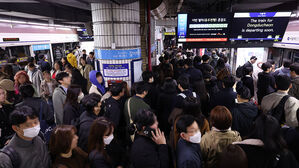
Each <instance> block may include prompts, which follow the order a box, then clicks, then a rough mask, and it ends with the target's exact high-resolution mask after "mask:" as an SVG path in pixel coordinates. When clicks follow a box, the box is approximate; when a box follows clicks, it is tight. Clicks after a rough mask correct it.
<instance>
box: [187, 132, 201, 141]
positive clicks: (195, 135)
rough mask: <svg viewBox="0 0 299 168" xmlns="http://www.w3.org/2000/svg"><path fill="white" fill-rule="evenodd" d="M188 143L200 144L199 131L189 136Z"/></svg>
mask: <svg viewBox="0 0 299 168" xmlns="http://www.w3.org/2000/svg"><path fill="white" fill-rule="evenodd" d="M189 141H190V142H192V143H200V141H201V133H200V131H198V132H197V133H196V134H194V135H193V136H190V139H189Z"/></svg>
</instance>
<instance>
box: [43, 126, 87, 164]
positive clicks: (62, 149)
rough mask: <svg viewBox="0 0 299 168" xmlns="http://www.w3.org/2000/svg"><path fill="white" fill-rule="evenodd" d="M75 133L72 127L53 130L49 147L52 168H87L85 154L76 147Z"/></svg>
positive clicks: (76, 138)
mask: <svg viewBox="0 0 299 168" xmlns="http://www.w3.org/2000/svg"><path fill="white" fill-rule="evenodd" d="M76 132H77V130H76V128H75V127H74V126H72V125H59V126H57V127H56V128H55V129H54V130H53V132H52V135H51V139H50V145H49V150H50V153H51V156H52V159H53V166H52V167H53V168H89V164H88V155H87V153H86V152H84V151H83V150H82V149H80V148H79V147H77V143H78V136H77V135H76Z"/></svg>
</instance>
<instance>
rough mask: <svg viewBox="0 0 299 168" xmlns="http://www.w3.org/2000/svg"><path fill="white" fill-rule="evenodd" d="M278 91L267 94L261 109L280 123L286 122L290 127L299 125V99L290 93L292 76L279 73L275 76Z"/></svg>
mask: <svg viewBox="0 0 299 168" xmlns="http://www.w3.org/2000/svg"><path fill="white" fill-rule="evenodd" d="M275 82H276V89H277V92H274V93H271V94H269V95H267V96H265V97H264V98H263V100H262V103H261V109H262V111H263V112H264V113H269V114H271V115H273V116H274V117H275V118H276V119H277V120H278V121H279V123H280V124H286V125H288V126H290V127H297V126H298V121H297V117H296V113H297V110H298V108H299V101H298V100H297V99H296V98H295V97H292V96H289V95H288V91H289V89H290V88H291V87H292V84H291V79H290V77H288V76H286V75H279V76H276V78H275Z"/></svg>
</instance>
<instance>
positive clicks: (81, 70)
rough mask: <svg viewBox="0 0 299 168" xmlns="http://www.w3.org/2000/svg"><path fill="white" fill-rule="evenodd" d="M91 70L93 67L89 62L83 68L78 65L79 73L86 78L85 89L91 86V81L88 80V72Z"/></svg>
mask: <svg viewBox="0 0 299 168" xmlns="http://www.w3.org/2000/svg"><path fill="white" fill-rule="evenodd" d="M92 70H93V67H92V66H91V65H89V64H86V65H85V68H84V69H83V67H82V66H81V65H80V66H79V71H80V73H81V75H82V76H83V77H84V78H85V79H86V80H87V90H89V89H90V87H91V82H90V81H89V72H90V71H92Z"/></svg>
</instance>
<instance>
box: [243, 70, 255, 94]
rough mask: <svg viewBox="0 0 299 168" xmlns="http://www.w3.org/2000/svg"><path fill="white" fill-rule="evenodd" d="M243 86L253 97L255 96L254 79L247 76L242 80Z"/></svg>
mask: <svg viewBox="0 0 299 168" xmlns="http://www.w3.org/2000/svg"><path fill="white" fill-rule="evenodd" d="M241 81H242V82H243V85H244V86H246V87H247V88H248V89H249V90H250V95H251V97H253V96H254V85H253V78H252V77H251V76H249V75H246V76H244V77H242V78H241Z"/></svg>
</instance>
